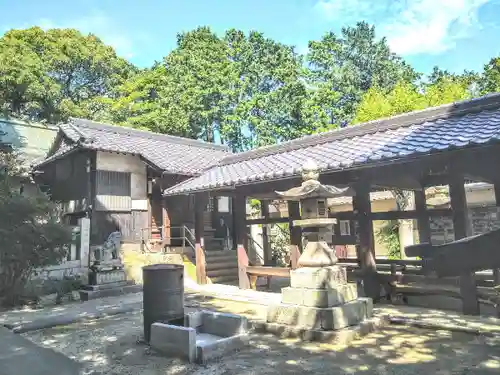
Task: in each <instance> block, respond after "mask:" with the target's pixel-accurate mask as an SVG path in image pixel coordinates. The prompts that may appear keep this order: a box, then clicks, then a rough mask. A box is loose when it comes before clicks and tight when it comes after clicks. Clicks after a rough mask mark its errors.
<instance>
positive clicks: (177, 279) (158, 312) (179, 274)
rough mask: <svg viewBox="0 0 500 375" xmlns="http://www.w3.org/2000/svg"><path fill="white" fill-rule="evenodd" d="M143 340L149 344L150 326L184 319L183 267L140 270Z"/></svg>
mask: <svg viewBox="0 0 500 375" xmlns="http://www.w3.org/2000/svg"><path fill="white" fill-rule="evenodd" d="M142 281H143V287H142V290H143V297H142V306H143V318H144V339H145V340H146V342H149V339H150V337H151V324H153V323H155V322H163V323H167V322H172V321H182V319H184V266H183V265H177V264H153V265H150V266H146V267H143V268H142Z"/></svg>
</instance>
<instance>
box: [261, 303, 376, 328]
mask: <svg viewBox="0 0 500 375" xmlns="http://www.w3.org/2000/svg"><path fill="white" fill-rule="evenodd" d="M366 317H367V303H366V302H365V301H362V300H354V301H351V302H348V303H346V304H344V305H340V306H335V307H327V308H319V307H310V306H302V305H285V304H281V305H276V306H270V307H269V309H268V311H267V322H268V323H277V324H284V325H290V326H297V327H304V328H309V329H324V330H336V329H341V328H344V327H348V326H351V325H355V324H358V323H360V322H361V321H363V320H364V319H366Z"/></svg>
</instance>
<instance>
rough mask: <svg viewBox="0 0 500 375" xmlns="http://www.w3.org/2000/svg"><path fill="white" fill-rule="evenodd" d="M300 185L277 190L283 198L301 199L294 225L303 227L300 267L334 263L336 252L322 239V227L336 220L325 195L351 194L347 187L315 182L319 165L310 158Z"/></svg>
mask: <svg viewBox="0 0 500 375" xmlns="http://www.w3.org/2000/svg"><path fill="white" fill-rule="evenodd" d="M302 178H303V182H302V185H300V186H298V187H295V188H292V189H290V190H287V191H284V192H276V194H278V195H279V196H280V197H281V198H282V199H284V200H292V201H300V208H301V219H300V220H294V221H293V225H294V226H297V227H301V228H303V231H302V232H303V233H304V236H305V237H306V239H307V245H306V248H305V249H304V251H303V253H302V255H301V256H300V258H299V261H298V266H299V267H328V266H333V265H335V264H336V263H337V257H336V255H335V251H334V250H333V249H331V248H330V247H329V246H328V244H327V243H326V242H325V241H324V240H323V239H322V236H321V230H322V229H326V228H328V227H332V226H333V224H335V223H336V222H337V220H336V219H332V218H329V217H328V203H327V202H328V198H336V197H340V196H351V195H352V189H351V188H349V187H346V188H338V187H336V186H329V185H323V184H321V183H320V182H319V181H318V178H319V173H318V167H317V166H316V165H315V164H314V163H313V162H311V161H309V162H307V163H306V164H305V165H304V166H303V167H302Z"/></svg>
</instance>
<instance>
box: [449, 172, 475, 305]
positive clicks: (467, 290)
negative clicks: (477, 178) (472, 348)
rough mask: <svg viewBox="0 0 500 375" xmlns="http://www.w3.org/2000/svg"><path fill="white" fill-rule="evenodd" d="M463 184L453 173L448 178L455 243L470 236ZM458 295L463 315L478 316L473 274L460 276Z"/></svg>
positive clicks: (459, 176)
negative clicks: (460, 297)
mask: <svg viewBox="0 0 500 375" xmlns="http://www.w3.org/2000/svg"><path fill="white" fill-rule="evenodd" d="M464 183H465V181H464V178H463V175H461V174H459V173H457V172H453V173H452V175H451V176H450V183H449V187H450V203H451V209H452V219H453V231H454V234H455V241H456V240H459V239H461V238H464V237H468V236H470V235H471V234H472V233H471V232H472V230H471V227H470V221H469V217H468V212H467V199H466V196H465V187H464ZM460 295H461V296H462V308H463V313H464V314H468V315H479V301H478V294H477V287H476V280H475V276H474V273H464V274H462V275H460Z"/></svg>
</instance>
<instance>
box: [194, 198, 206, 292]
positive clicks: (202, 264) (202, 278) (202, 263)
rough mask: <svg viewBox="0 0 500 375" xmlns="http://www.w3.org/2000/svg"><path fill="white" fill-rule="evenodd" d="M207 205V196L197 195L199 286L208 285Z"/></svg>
mask: <svg viewBox="0 0 500 375" xmlns="http://www.w3.org/2000/svg"><path fill="white" fill-rule="evenodd" d="M206 205H207V196H206V194H202V193H201V194H196V195H195V198H194V236H195V252H196V254H195V256H196V281H197V282H198V284H202V285H203V284H206V283H207V269H206V260H205V250H204V247H205V241H204V238H203V236H204V233H203V232H204V222H203V217H204V216H203V214H204V210H205V206H206Z"/></svg>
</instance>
